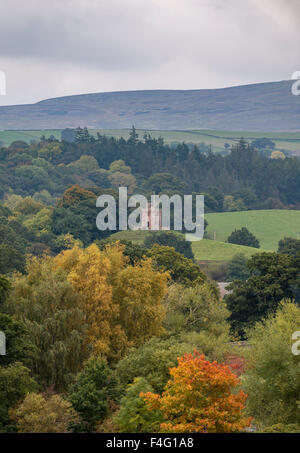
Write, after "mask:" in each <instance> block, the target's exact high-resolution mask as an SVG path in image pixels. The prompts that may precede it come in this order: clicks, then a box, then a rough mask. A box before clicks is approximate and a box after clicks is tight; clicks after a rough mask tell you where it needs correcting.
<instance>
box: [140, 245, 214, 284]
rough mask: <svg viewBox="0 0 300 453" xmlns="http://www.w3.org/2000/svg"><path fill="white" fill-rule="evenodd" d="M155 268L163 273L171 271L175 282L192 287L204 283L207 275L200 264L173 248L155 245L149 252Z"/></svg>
mask: <svg viewBox="0 0 300 453" xmlns="http://www.w3.org/2000/svg"><path fill="white" fill-rule="evenodd" d="M148 254H149V256H150V257H151V258H152V259H153V263H154V265H155V267H157V268H158V269H159V270H161V271H169V272H170V276H171V278H172V280H174V282H177V283H181V284H183V285H186V286H190V285H191V284H192V283H196V282H197V283H200V284H201V283H203V282H205V281H206V279H207V277H206V275H205V274H204V273H203V272H202V271H201V269H200V267H199V266H198V264H196V263H194V262H193V261H192V260H190V259H188V258H185V257H184V256H183V255H182V254H181V253H179V252H176V251H175V249H174V248H173V247H166V246H161V245H157V244H154V245H153V247H152V248H151V249H150V250H149V252H148Z"/></svg>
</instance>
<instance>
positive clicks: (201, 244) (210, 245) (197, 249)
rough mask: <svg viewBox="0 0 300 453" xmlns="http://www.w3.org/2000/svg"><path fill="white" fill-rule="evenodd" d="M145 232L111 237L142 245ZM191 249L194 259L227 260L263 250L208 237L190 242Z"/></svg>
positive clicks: (120, 233)
mask: <svg viewBox="0 0 300 453" xmlns="http://www.w3.org/2000/svg"><path fill="white" fill-rule="evenodd" d="M147 234H149V232H147V231H120V232H118V233H115V234H114V235H113V236H112V237H113V238H114V239H115V240H117V239H120V240H121V239H123V240H128V241H133V242H136V243H137V244H140V245H142V244H143V242H144V239H145V237H146V235H147ZM178 234H180V233H178ZM192 250H193V253H194V256H195V259H196V260H199V261H229V260H231V258H232V257H233V256H234V255H236V254H237V253H243V254H244V255H246V256H247V257H250V256H252V255H254V254H255V253H259V252H263V251H264V250H262V249H255V248H252V247H244V246H242V245H234V244H227V243H224V242H218V241H211V240H208V239H202V240H201V241H197V242H192Z"/></svg>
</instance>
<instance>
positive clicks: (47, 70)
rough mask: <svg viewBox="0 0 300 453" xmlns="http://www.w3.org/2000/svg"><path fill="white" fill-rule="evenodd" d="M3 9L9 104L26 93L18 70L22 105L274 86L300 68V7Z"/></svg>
mask: <svg viewBox="0 0 300 453" xmlns="http://www.w3.org/2000/svg"><path fill="white" fill-rule="evenodd" d="M1 7H2V14H1V16H0V69H3V67H4V69H6V68H7V71H8V76H9V77H8V79H9V80H10V83H11V90H12V91H11V92H13V98H9V97H8V98H7V99H6V100H7V102H15V101H14V100H12V99H17V98H18V91H19V93H21V88H20V89H18V78H19V80H20V81H19V85H21V78H22V73H23V78H25V79H26V80H28V81H29V82H28V87H27V88H28V94H26V95H25V94H24V92H22V93H21V94H22V95H21V98H22V101H23V99H25V100H26V99H30V98H31V99H37V98H40V97H41V94H40V93H44V92H45V94H44V96H43V97H49V96H52V95H62V94H69V93H70V91H71V92H74V91H75V92H88V91H89V92H90V91H92V90H98V91H102V90H103V91H107V90H110V89H115V90H122V89H129V88H131V89H135V88H136V89H143V88H145V89H146V88H186V89H188V88H207V87H213V86H214V87H215V86H224V85H231V84H232V85H233V84H239V83H251V82H255V81H264V80H278V79H281V78H288V77H289V76H290V75H291V73H292V72H293V71H296V70H299V69H300V68H299V65H300V58H299V44H298V43H299V39H300V26H299V18H300V1H299V0H242V1H241V0H52V1H50V0H43V1H41V0H26V2H24V1H23V0H1ZM1 65H2V66H1ZM9 80H8V81H9ZM47 86H48V92H47ZM0 101H1V102H2V99H0ZM3 102H4V101H3Z"/></svg>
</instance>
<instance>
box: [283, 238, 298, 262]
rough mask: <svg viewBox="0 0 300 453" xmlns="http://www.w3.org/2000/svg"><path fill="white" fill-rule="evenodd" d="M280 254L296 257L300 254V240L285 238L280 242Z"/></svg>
mask: <svg viewBox="0 0 300 453" xmlns="http://www.w3.org/2000/svg"><path fill="white" fill-rule="evenodd" d="M278 253H284V254H286V255H291V256H294V257H296V256H297V255H298V254H300V239H295V238H284V239H281V240H280V241H279V244H278Z"/></svg>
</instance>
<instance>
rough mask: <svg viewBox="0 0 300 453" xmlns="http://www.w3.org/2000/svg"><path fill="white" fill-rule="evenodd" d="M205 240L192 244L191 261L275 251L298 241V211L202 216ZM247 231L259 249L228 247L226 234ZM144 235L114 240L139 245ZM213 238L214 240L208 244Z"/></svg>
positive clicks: (126, 233) (121, 234)
mask: <svg viewBox="0 0 300 453" xmlns="http://www.w3.org/2000/svg"><path fill="white" fill-rule="evenodd" d="M206 219H207V221H208V227H207V235H208V237H209V239H203V240H202V241H199V242H192V249H193V252H194V255H195V258H196V259H197V260H199V261H228V260H230V259H231V258H232V257H233V256H234V255H235V254H237V253H244V254H245V255H246V256H251V255H253V254H254V253H258V252H262V251H276V250H277V249H278V242H279V241H280V239H283V238H284V237H294V238H298V237H299V238H300V211H288V210H267V211H241V212H222V213H216V214H206ZM244 226H245V227H247V228H248V229H249V230H250V231H251V232H252V233H253V234H254V235H255V236H256V237H257V238H258V239H259V241H260V249H255V248H252V247H244V246H241V245H234V244H228V243H227V242H226V241H227V238H228V236H229V235H230V233H231V232H232V231H233V230H235V229H239V228H242V227H244ZM147 234H149V233H148V232H147V231H121V232H119V233H116V234H114V235H113V237H114V238H115V239H127V240H131V241H134V242H137V243H139V244H142V243H143V241H144V239H145V236H146V235H147ZM214 236H215V238H216V240H211V239H212V238H213V237H214Z"/></svg>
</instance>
